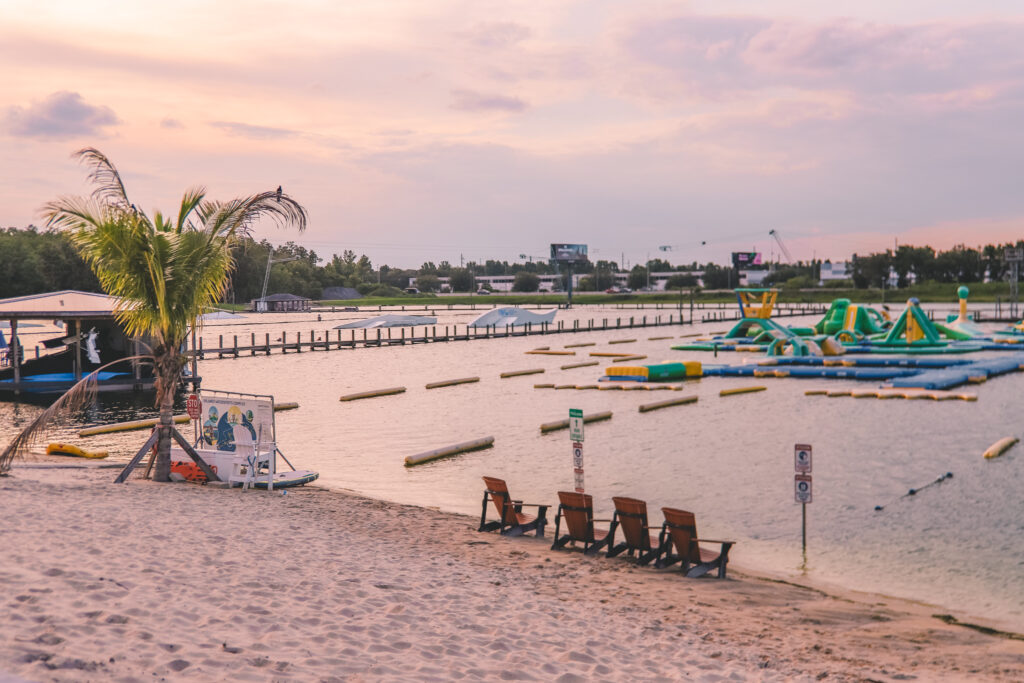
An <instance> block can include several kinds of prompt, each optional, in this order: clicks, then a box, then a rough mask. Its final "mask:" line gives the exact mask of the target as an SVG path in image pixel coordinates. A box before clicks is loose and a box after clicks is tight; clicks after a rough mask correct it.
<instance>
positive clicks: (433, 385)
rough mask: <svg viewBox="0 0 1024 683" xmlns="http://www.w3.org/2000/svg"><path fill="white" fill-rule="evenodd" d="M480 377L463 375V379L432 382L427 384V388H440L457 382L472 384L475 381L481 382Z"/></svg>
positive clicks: (451, 385)
mask: <svg viewBox="0 0 1024 683" xmlns="http://www.w3.org/2000/svg"><path fill="white" fill-rule="evenodd" d="M479 381H480V378H479V377H463V378H462V379H446V380H444V381H443V382H431V383H430V384H428V385H427V389H440V388H441V387H453V386H455V385H456V384H472V383H473V382H479Z"/></svg>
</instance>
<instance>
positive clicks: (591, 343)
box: [565, 342, 597, 349]
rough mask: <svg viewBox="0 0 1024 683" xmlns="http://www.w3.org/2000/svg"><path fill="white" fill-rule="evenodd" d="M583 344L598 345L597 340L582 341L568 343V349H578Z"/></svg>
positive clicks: (566, 346)
mask: <svg viewBox="0 0 1024 683" xmlns="http://www.w3.org/2000/svg"><path fill="white" fill-rule="evenodd" d="M581 346H597V342H580V343H579V344H566V345H565V348H567V349H578V348H580V347H581Z"/></svg>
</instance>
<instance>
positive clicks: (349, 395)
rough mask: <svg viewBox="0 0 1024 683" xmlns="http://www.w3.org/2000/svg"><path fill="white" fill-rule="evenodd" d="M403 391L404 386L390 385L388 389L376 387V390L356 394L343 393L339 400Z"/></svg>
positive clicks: (389, 394) (353, 399)
mask: <svg viewBox="0 0 1024 683" xmlns="http://www.w3.org/2000/svg"><path fill="white" fill-rule="evenodd" d="M404 392H405V387H392V388H390V389H377V390H376V391H361V392H359V393H358V394H345V395H344V396H342V397H341V398H339V399H338V400H339V401H357V400H359V399H361V398H373V397H374V396H391V395H392V394H401V393H404Z"/></svg>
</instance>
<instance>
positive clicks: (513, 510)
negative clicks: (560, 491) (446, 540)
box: [478, 477, 548, 537]
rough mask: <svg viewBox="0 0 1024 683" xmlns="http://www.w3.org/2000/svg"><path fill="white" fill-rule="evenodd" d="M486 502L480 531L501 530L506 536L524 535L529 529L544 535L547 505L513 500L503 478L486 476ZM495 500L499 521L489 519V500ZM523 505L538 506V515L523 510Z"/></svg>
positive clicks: (481, 512) (481, 514)
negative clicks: (489, 520)
mask: <svg viewBox="0 0 1024 683" xmlns="http://www.w3.org/2000/svg"><path fill="white" fill-rule="evenodd" d="M484 486H485V487H486V488H485V489H484V502H483V505H482V509H481V510H480V528H479V529H478V531H495V530H498V531H500V532H501V533H502V534H503V535H505V536H522V535H523V534H525V533H526V532H527V531H534V532H535V533H536V535H537V536H538V537H543V536H544V525H545V524H547V514H548V506H547V505H537V504H534V503H524V502H522V501H521V500H512V495H511V494H510V493H509V492H508V486H507V485H506V484H505V482H504V480H502V479H495V478H494V477H484ZM488 500H492V501H494V507H495V509H496V510H497V511H498V521H496V522H488V521H487V501H488ZM523 506H527V507H535V508H537V514H536V515H528V514H526V513H525V512H523Z"/></svg>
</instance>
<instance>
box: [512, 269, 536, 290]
mask: <svg viewBox="0 0 1024 683" xmlns="http://www.w3.org/2000/svg"><path fill="white" fill-rule="evenodd" d="M538 289H540V276H539V275H536V274H535V273H528V272H526V271H525V270H524V271H521V272H519V273H516V278H515V280H513V282H512V291H513V292H536V291H537V290H538Z"/></svg>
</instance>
